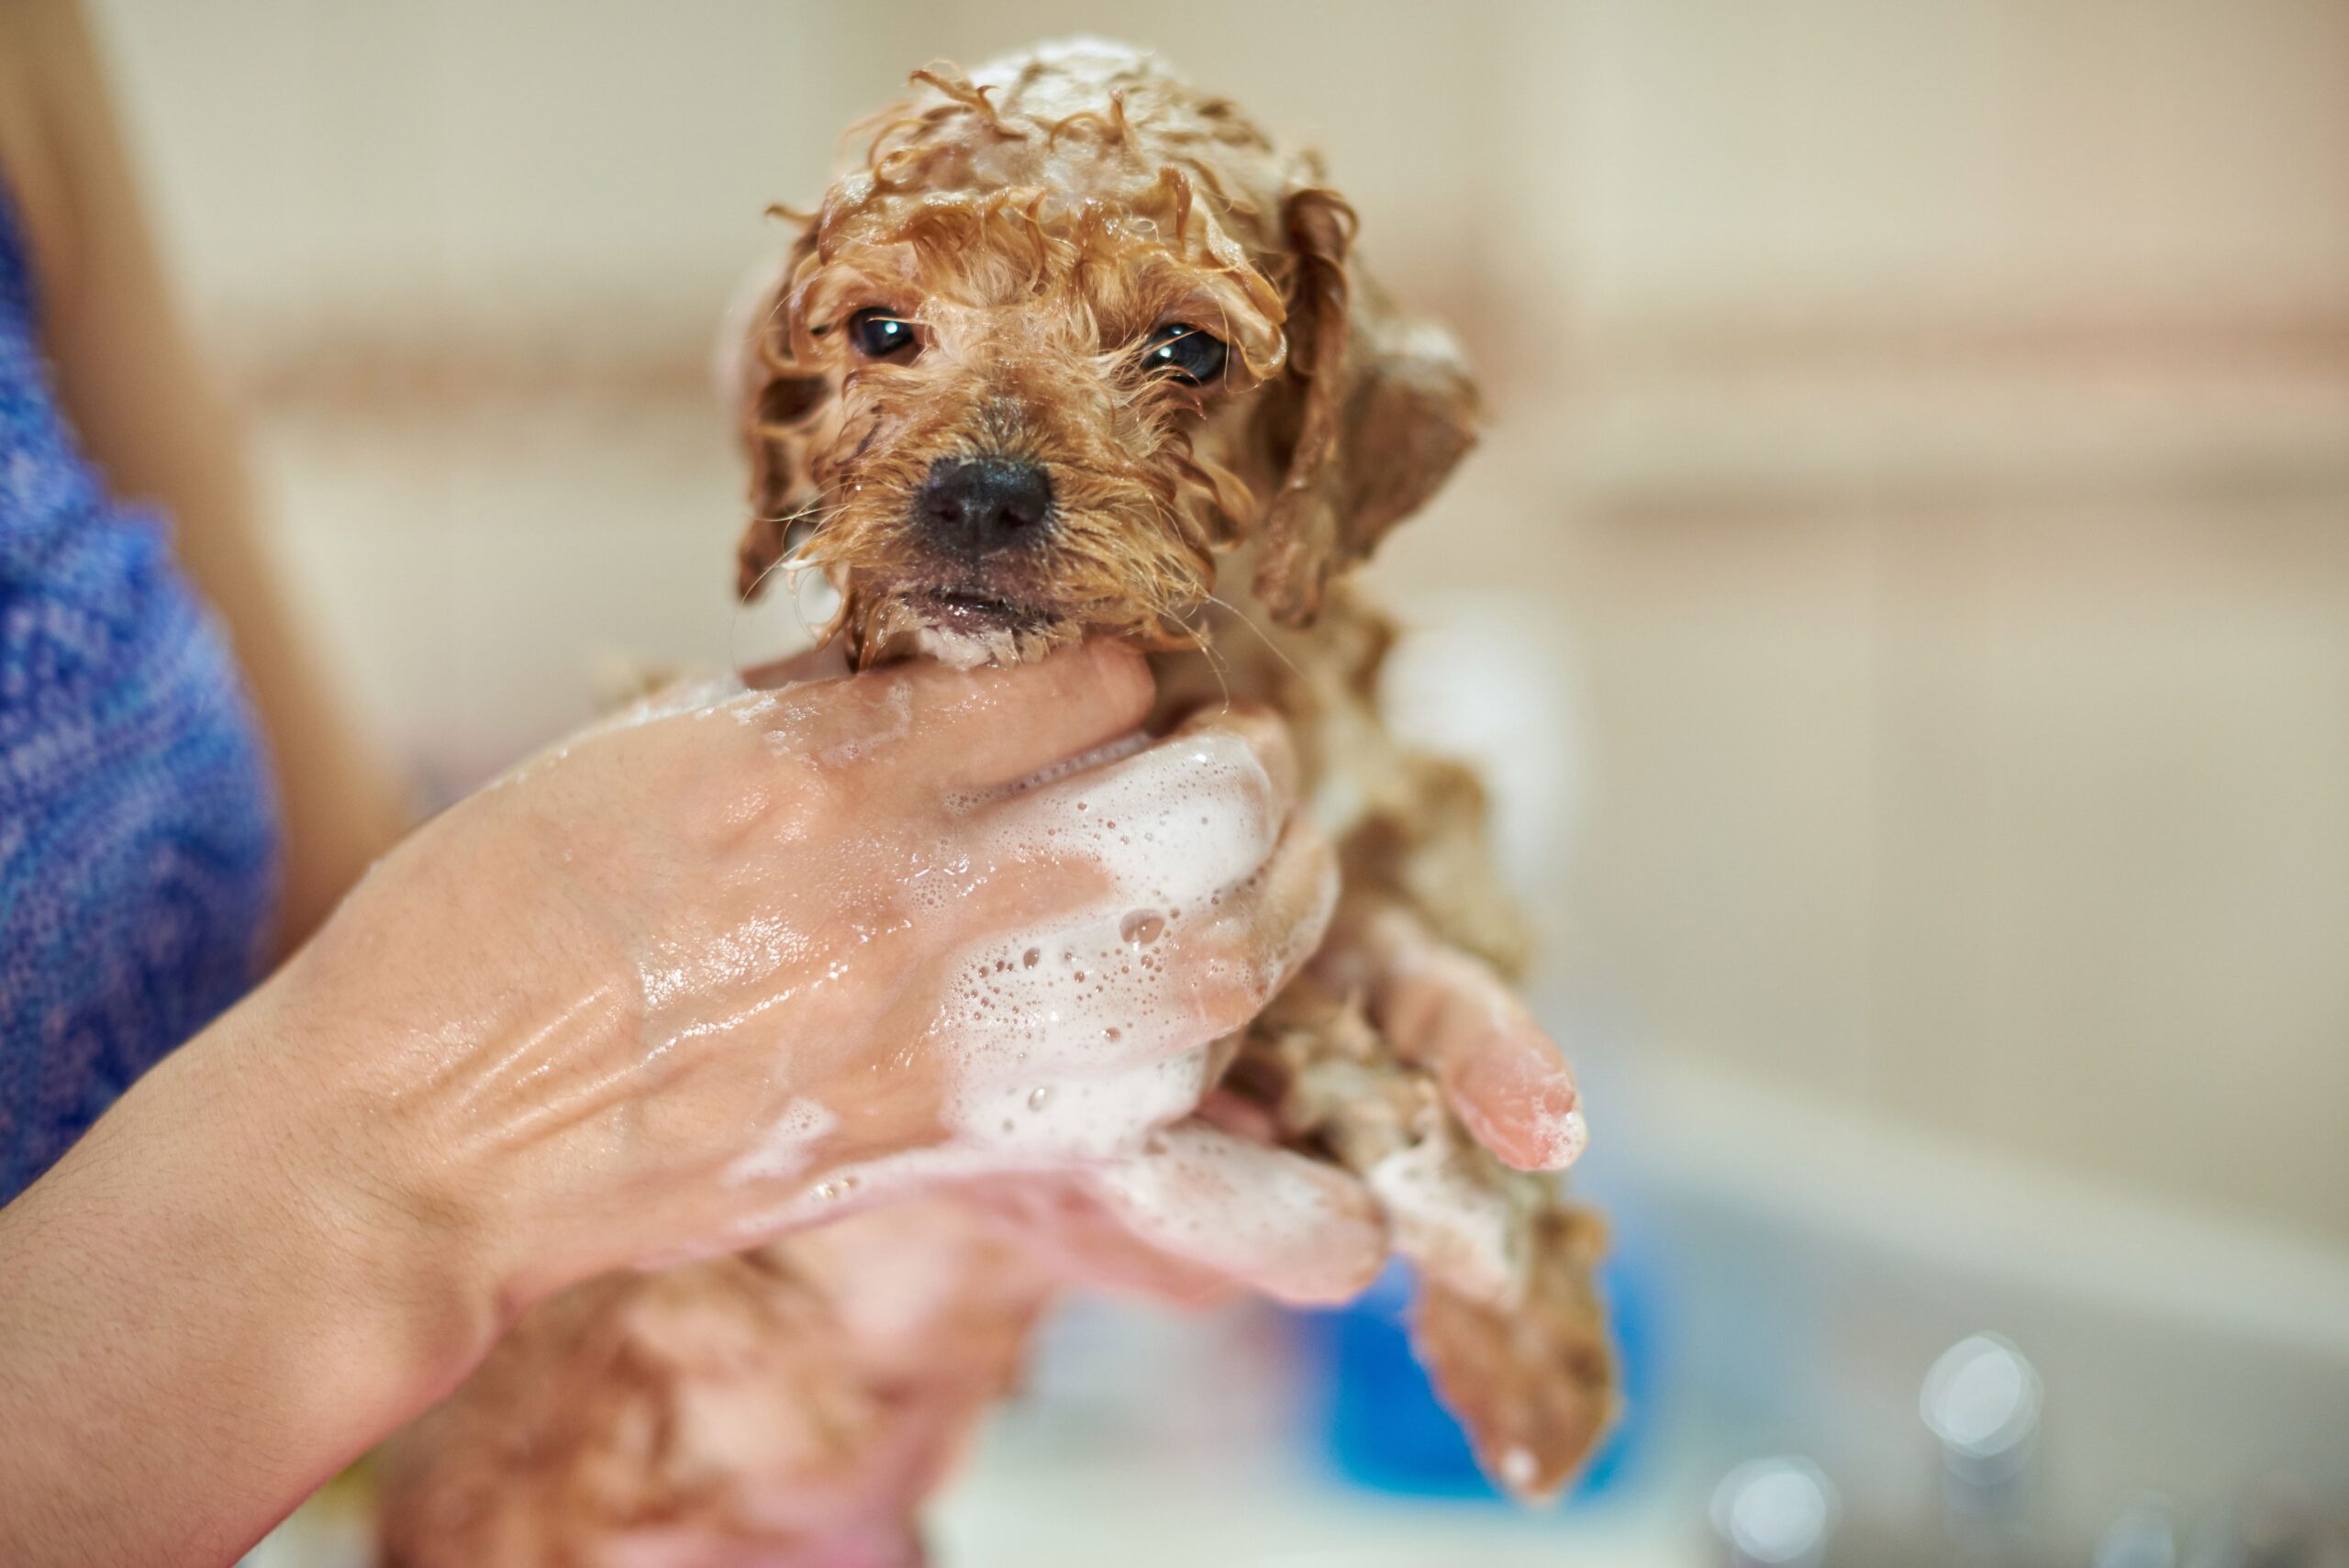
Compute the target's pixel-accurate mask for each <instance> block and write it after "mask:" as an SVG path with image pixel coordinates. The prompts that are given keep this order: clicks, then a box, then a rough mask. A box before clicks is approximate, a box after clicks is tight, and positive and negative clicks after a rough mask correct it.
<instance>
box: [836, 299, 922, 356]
mask: <svg viewBox="0 0 2349 1568" xmlns="http://www.w3.org/2000/svg"><path fill="white" fill-rule="evenodd" d="M848 335H849V340H850V341H851V342H852V343H854V344H855V345H856V347H857V350H858V351H859V352H860V353H863V354H864V355H865V356H866V357H867V358H869V359H875V360H887V359H895V358H897V357H898V356H900V355H904V356H907V357H910V356H911V354H912V352H913V350H917V349H918V348H920V347H921V336H920V334H919V333H918V332H917V331H916V330H915V329H914V324H913V323H912V322H910V321H908V320H907V319H906V318H905V317H902V316H892V315H890V314H889V313H888V312H887V311H885V310H860V311H858V312H857V313H856V314H855V315H854V316H852V317H849V318H848Z"/></svg>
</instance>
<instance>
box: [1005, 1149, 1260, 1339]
mask: <svg viewBox="0 0 2349 1568" xmlns="http://www.w3.org/2000/svg"><path fill="white" fill-rule="evenodd" d="M958 1195H959V1196H960V1197H961V1198H962V1200H963V1202H964V1203H967V1204H970V1205H973V1206H974V1207H980V1208H983V1209H985V1210H986V1211H987V1212H989V1213H991V1214H993V1215H994V1216H995V1217H996V1218H997V1219H998V1220H999V1221H1001V1222H1002V1223H1003V1224H1004V1226H1005V1227H1006V1229H1008V1230H1010V1231H1011V1232H1013V1233H1014V1234H1015V1235H1017V1236H1018V1237H1019V1241H1020V1244H1021V1245H1022V1246H1023V1247H1024V1248H1025V1249H1026V1250H1027V1251H1028V1253H1029V1255H1030V1256H1031V1257H1033V1258H1034V1259H1036V1261H1037V1262H1041V1263H1042V1264H1043V1265H1044V1266H1045V1267H1046V1268H1048V1269H1050V1270H1051V1271H1052V1273H1054V1274H1055V1275H1057V1276H1059V1277H1060V1278H1062V1279H1064V1280H1067V1281H1069V1282H1071V1283H1073V1284H1086V1285H1091V1286H1094V1287H1096V1288H1098V1289H1106V1290H1116V1291H1125V1292H1128V1293H1130V1294H1133V1295H1137V1296H1150V1297H1152V1298H1154V1299H1156V1300H1159V1301H1165V1302H1172V1303H1175V1304H1176V1305H1178V1306H1184V1307H1204V1306H1206V1305H1207V1304H1208V1303H1209V1302H1211V1301H1214V1300H1216V1299H1217V1298H1218V1297H1219V1296H1229V1295H1230V1294H1231V1292H1232V1291H1233V1290H1235V1289H1237V1288H1238V1283H1237V1282H1236V1281H1234V1280H1233V1279H1232V1278H1231V1277H1230V1275H1229V1274H1225V1273H1219V1271H1217V1270H1215V1269H1211V1268H1208V1267H1207V1266H1206V1265H1204V1264H1201V1263H1197V1262H1191V1261H1190V1260H1188V1259H1186V1258H1178V1257H1175V1256H1174V1255H1173V1254H1171V1253H1168V1252H1163V1251H1160V1250H1159V1249H1157V1248H1156V1247H1153V1246H1152V1245H1151V1244H1150V1243H1149V1242H1147V1241H1145V1240H1142V1239H1141V1237H1139V1236H1136V1235H1135V1234H1134V1233H1133V1232H1132V1231H1131V1230H1130V1229H1127V1228H1126V1226H1125V1223H1124V1222H1123V1221H1122V1220H1121V1219H1119V1218H1118V1217H1117V1216H1116V1215H1114V1214H1112V1213H1111V1212H1110V1211H1109V1209H1108V1207H1106V1206H1105V1205H1104V1204H1103V1202H1102V1200H1101V1198H1100V1196H1099V1195H1098V1194H1097V1193H1096V1192H1095V1191H1094V1189H1093V1187H1092V1185H1091V1183H1090V1178H1089V1177H1088V1176H1086V1175H1084V1174H1077V1175H1062V1176H1050V1175H1020V1176H1013V1177H1008V1178H997V1179H995V1180H992V1181H980V1182H974V1183H971V1184H967V1185H965V1186H964V1187H963V1188H962V1189H961V1191H960V1193H959V1194H958Z"/></svg>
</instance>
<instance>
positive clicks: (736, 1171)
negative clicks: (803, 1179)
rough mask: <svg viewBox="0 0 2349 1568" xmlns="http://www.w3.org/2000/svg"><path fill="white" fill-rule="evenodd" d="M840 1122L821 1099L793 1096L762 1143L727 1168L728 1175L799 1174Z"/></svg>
mask: <svg viewBox="0 0 2349 1568" xmlns="http://www.w3.org/2000/svg"><path fill="white" fill-rule="evenodd" d="M839 1125H840V1118H838V1117H836V1116H834V1115H833V1114H832V1113H831V1111H830V1109H829V1107H827V1106H824V1105H823V1104H822V1103H821V1102H820V1101H817V1100H811V1099H806V1098H801V1099H796V1100H793V1101H792V1102H791V1103H790V1104H789V1105H787V1106H784V1107H783V1114H782V1115H781V1116H779V1117H777V1118H775V1122H774V1126H773V1127H771V1128H769V1129H767V1130H766V1131H765V1132H764V1133H763V1134H761V1135H760V1138H759V1142H758V1146H757V1147H756V1148H754V1149H752V1150H751V1151H750V1152H749V1153H747V1154H745V1155H743V1156H742V1157H741V1158H740V1159H739V1160H737V1161H735V1162H733V1163H732V1164H731V1165H729V1166H728V1167H727V1168H726V1179H727V1180H728V1181H729V1182H732V1183H735V1184H742V1183H747V1182H774V1181H786V1180H788V1179H789V1178H791V1177H793V1176H796V1175H799V1174H801V1173H803V1172H805V1171H806V1170H807V1167H808V1166H809V1165H810V1164H812V1163H814V1162H815V1158H816V1145H817V1144H818V1143H819V1142H820V1141H822V1140H823V1137H824V1135H825V1134H826V1133H828V1132H829V1131H831V1130H832V1129H834V1128H836V1127H838V1126H839Z"/></svg>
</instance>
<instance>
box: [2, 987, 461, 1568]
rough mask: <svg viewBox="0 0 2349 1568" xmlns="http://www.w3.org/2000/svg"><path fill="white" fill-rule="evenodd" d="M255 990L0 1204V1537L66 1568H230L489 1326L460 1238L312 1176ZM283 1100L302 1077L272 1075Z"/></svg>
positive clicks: (319, 1150) (321, 1164) (312, 1156)
mask: <svg viewBox="0 0 2349 1568" xmlns="http://www.w3.org/2000/svg"><path fill="white" fill-rule="evenodd" d="M269 1012H270V1009H269V1006H268V1004H267V1001H266V994H265V993H264V995H263V997H262V998H260V999H257V1002H256V1003H249V1004H247V1006H245V1007H244V1008H240V1009H239V1010H238V1011H237V1012H232V1013H231V1014H229V1015H228V1017H227V1018H223V1019H222V1020H221V1022H220V1023H219V1024H217V1025H216V1026H215V1027H214V1029H211V1030H209V1031H207V1032H206V1034H205V1035H204V1036H201V1037H199V1038H198V1040H196V1041H195V1042H194V1043H193V1044H191V1045H190V1046H189V1047H188V1048H186V1049H185V1050H184V1051H182V1052H180V1053H179V1054H178V1055H176V1056H174V1057H173V1058H171V1059H169V1060H167V1061H166V1062H164V1063H163V1064H162V1065H161V1066H160V1067H158V1068H157V1069H156V1070H155V1071H154V1072H153V1073H150V1075H149V1076H148V1077H147V1078H146V1079H144V1080H142V1081H141V1082H140V1083H139V1084H138V1085H137V1086H136V1087H135V1088H133V1089H132V1090H131V1091H130V1093H129V1094H128V1095H125V1096H124V1098H123V1099H122V1100H121V1101H120V1102H119V1103H118V1104H117V1106H115V1107H114V1109H113V1110H112V1111H110V1112H109V1113H108V1114H107V1115H106V1118H104V1119H102V1120H101V1121H100V1122H99V1123H98V1125H97V1126H96V1127H95V1128H94V1129H92V1131H91V1132H90V1134H89V1136H87V1137H86V1138H84V1139H83V1140H82V1142H81V1143H80V1144H79V1145H78V1146H77V1147H76V1148H75V1149H74V1150H73V1151H72V1153H70V1154H69V1155H68V1156H67V1157H66V1158H65V1159H64V1160H63V1161H61V1162H60V1163H59V1164H58V1165H57V1167H56V1168H55V1169H54V1170H52V1171H51V1172H50V1173H49V1174H48V1175H46V1176H44V1177H43V1178H42V1179H41V1180H40V1181H39V1183H37V1184H34V1185H33V1186H32V1187H31V1188H30V1189H28V1191H27V1192H26V1193H24V1194H23V1195H21V1196H19V1197H18V1198H17V1201H16V1202H14V1203H13V1204H10V1205H9V1206H8V1207H6V1208H5V1209H0V1412H5V1413H6V1419H5V1420H0V1541H6V1543H7V1546H8V1551H9V1553H10V1560H11V1561H17V1560H18V1558H19V1557H21V1560H22V1561H24V1562H41V1563H48V1564H56V1565H59V1568H66V1565H72V1564H84V1563H86V1564H93V1565H95V1564H105V1565H106V1568H117V1565H124V1568H128V1565H136V1564H145V1563H155V1564H162V1563H170V1564H173V1568H179V1565H184V1564H192V1563H214V1562H219V1563H226V1562H233V1561H234V1560H235V1559H236V1558H237V1557H238V1555H239V1553H241V1552H242V1551H244V1550H245V1549H246V1548H247V1547H248V1546H250V1544H251V1542H252V1541H253V1540H256V1539H257V1538H258V1537H259V1536H260V1535H262V1533H263V1532H264V1531H266V1530H267V1529H269V1528H270V1526H271V1525H273V1523H274V1522H275V1521H276V1520H277V1519H278V1518H281V1517H282V1516H283V1515H284V1514H285V1513H286V1512H287V1511H288V1510H290V1509H291V1508H292V1507H294V1506H295V1504H296V1503H297V1502H299V1501H300V1500H301V1499H302V1498H303V1497H304V1496H306V1495H307V1494H308V1493H309V1492H310V1491H311V1490H312V1489H314V1488H315V1487H316V1486H317V1485H319V1484H321V1483H322V1482H324V1481H325V1480H326V1479H328V1477H329V1476H331V1475H332V1474H333V1473H335V1472H336V1471H337V1470H338V1469H340V1467H341V1466H342V1465H343V1464H345V1463H347V1462H350V1461H351V1459H353V1458H355V1457H356V1456H358V1455H359V1454H360V1453H362V1452H363V1451H365V1450H366V1449H367V1448H368V1447H369V1446H370V1445H372V1444H373V1442H374V1441H375V1440H377V1439H379V1438H381V1437H383V1436H384V1434H386V1433H387V1432H389V1431H390V1430H392V1429H394V1428H395V1427H397V1426H398V1425H400V1424H401V1423H402V1422H404V1421H405V1420H406V1419H407V1418H410V1417H411V1416H413V1415H415V1414H416V1413H417V1412H418V1411H420V1410H421V1409H422V1408H424V1407H426V1406H427V1405H429V1404H430V1403H431V1402H432V1401H433V1400H434V1399H436V1398H438V1397H439V1396H440V1395H441V1394H442V1393H444V1392H445V1391H446V1390H447V1389H448V1388H450V1387H451V1386H453V1385H454V1384H455V1383H456V1381H457V1380H458V1379H459V1378H460V1377H462V1374H463V1373H464V1372H465V1371H466V1370H467V1369H468V1368H469V1367H470V1366H471V1365H472V1364H473V1362H475V1361H477V1360H478V1359H479V1357H480V1356H481V1355H482V1354H483V1353H484V1351H486V1348H487V1346H488V1343H489V1341H490V1340H491V1338H492V1337H493V1335H494V1332H495V1322H494V1321H493V1317H494V1305H493V1303H492V1301H491V1299H490V1293H489V1292H487V1291H484V1290H483V1289H480V1288H478V1287H477V1286H476V1284H475V1283H474V1282H473V1279H472V1278H471V1277H470V1275H469V1274H468V1273H467V1271H466V1270H465V1268H464V1267H463V1266H462V1247H460V1246H459V1245H458V1244H457V1242H456V1240H455V1238H453V1237H448V1236H440V1235H436V1234H435V1232H434V1229H433V1228H432V1227H431V1226H429V1224H420V1223H417V1222H415V1219H414V1217H411V1216H404V1215H403V1213H402V1211H401V1209H400V1207H399V1206H398V1204H397V1203H396V1202H395V1201H391V1200H389V1199H388V1198H387V1196H386V1195H385V1194H384V1192H383V1191H382V1189H381V1187H380V1186H373V1187H371V1184H369V1182H368V1181H367V1180H366V1179H365V1177H364V1173H362V1172H357V1171H348V1170H346V1171H334V1170H332V1169H330V1168H329V1166H328V1162H330V1161H331V1160H332V1159H333V1158H334V1156H335V1153H336V1150H335V1143H336V1140H335V1138H334V1133H335V1130H336V1129H333V1128H331V1127H319V1126H316V1125H312V1124H313V1123H315V1121H316V1120H317V1118H316V1116H315V1115H306V1109H312V1110H314V1109H315V1104H316V1103H314V1106H312V1107H306V1106H303V1105H302V1104H300V1103H298V1102H293V1101H290V1099H289V1085H287V1084H285V1083H284V1082H283V1081H282V1079H280V1078H278V1077H277V1075H273V1074H269V1073H260V1072H255V1071H252V1070H251V1069H252V1065H253V1064H261V1063H265V1062H266V1060H267V1058H268V1056H269V1055H270V1054H271V1053H272V1050H273V1044H274V1043H275V1042H273V1040H271V1039H270V1038H269V1036H270V1021H269ZM292 1087H293V1089H294V1092H296V1093H298V1092H300V1086H298V1085H295V1086H292Z"/></svg>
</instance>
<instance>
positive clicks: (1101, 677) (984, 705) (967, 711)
mask: <svg viewBox="0 0 2349 1568" xmlns="http://www.w3.org/2000/svg"><path fill="white" fill-rule="evenodd" d="M776 674H780V672H777V673H776ZM763 678H773V677H772V676H771V675H767V674H765V673H763ZM1155 695H1156V688H1155V686H1154V685H1153V684H1152V680H1151V674H1150V666H1149V665H1148V663H1146V662H1144V661H1143V659H1142V657H1141V655H1140V654H1139V653H1136V652H1135V651H1133V650H1132V649H1130V648H1128V647H1125V646H1124V645H1122V644H1119V643H1116V642H1110V641H1108V640H1105V639H1096V640H1093V641H1089V642H1086V643H1085V644H1083V645H1082V646H1080V647H1077V648H1073V649H1070V650H1068V651H1065V652H1062V653H1056V654H1054V655H1053V656H1052V657H1051V658H1050V659H1046V660H1044V661H1042V662H1040V663H1034V664H1018V665H1013V666H1010V667H1009V668H1004V669H996V668H988V669H980V670H952V669H948V668H947V667H946V666H944V665H941V664H933V663H929V662H921V663H908V664H898V665H893V666H891V667H890V668H888V669H885V670H871V671H865V672H863V673H859V674H855V675H850V676H845V677H842V678H840V679H833V680H821V679H817V680H809V681H807V682H805V683H804V684H799V685H796V686H789V687H786V688H785V689H784V690H781V691H778V692H774V693H769V694H763V695H762V696H761V697H758V698H753V699H751V703H750V705H749V706H745V708H744V710H743V711H744V712H745V713H746V714H749V715H751V716H752V717H754V718H757V719H759V720H761V721H763V723H764V724H765V725H766V727H767V728H768V729H769V731H770V733H771V734H772V735H774V737H775V743H776V744H777V745H779V746H784V747H787V748H789V749H791V750H793V751H799V752H801V753H803V754H806V755H807V756H809V757H811V758H813V759H814V760H815V761H817V762H840V763H843V764H846V763H852V762H862V763H868V764H870V765H871V769H872V772H873V773H874V776H876V777H882V778H888V777H903V778H909V779H915V780H918V781H920V782H921V783H922V784H924V785H925V786H926V787H930V788H942V789H944V790H946V791H949V792H954V791H967V792H974V793H978V792H985V791H986V790H989V789H992V788H996V787H997V786H1001V785H1007V784H1015V783H1017V782H1019V781H1020V780H1022V779H1026V778H1029V777H1031V776H1033V775H1034V774H1036V773H1040V772H1041V771H1043V770H1045V769H1047V768H1049V767H1051V766H1052V765H1053V764H1055V763H1061V762H1066V761H1067V760H1068V759H1070V758H1072V757H1075V756H1079V755H1081V754H1083V753H1084V752H1085V751H1091V750H1093V749H1095V748H1097V747H1099V746H1100V745H1102V744H1103V743H1104V742H1106V741H1108V740H1114V739H1116V738H1117V737H1119V736H1121V735H1125V734H1127V733H1129V732H1130V731H1131V730H1132V729H1133V728H1135V727H1136V726H1138V725H1140V724H1141V721H1142V720H1143V718H1145V717H1148V715H1149V713H1150V705H1151V702H1152V699H1153V698H1154V696H1155Z"/></svg>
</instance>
